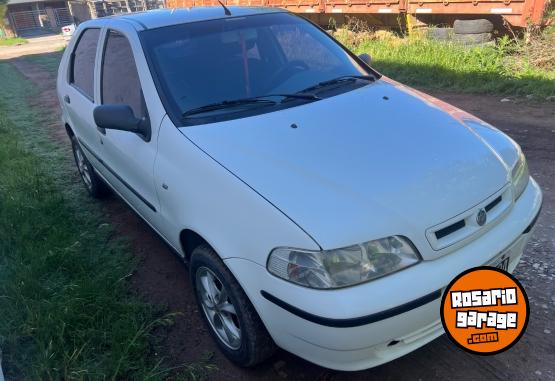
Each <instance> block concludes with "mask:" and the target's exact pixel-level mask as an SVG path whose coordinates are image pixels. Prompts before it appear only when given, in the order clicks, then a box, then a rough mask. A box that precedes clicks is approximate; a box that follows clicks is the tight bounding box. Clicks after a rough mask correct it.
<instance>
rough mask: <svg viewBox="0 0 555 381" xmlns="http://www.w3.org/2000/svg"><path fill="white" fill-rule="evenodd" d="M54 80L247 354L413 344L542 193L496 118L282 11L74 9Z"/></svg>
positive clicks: (83, 163) (510, 258) (96, 155)
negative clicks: (435, 94) (466, 108)
mask: <svg viewBox="0 0 555 381" xmlns="http://www.w3.org/2000/svg"><path fill="white" fill-rule="evenodd" d="M415 75H418V73H415ZM57 87H58V95H59V99H60V104H61V107H62V110H63V121H64V123H65V126H66V129H67V132H68V134H69V137H70V139H71V142H72V145H73V152H74V156H75V161H76V163H77V167H78V169H79V173H80V174H81V177H82V179H83V182H84V184H85V186H86V188H87V190H88V191H89V193H90V194H91V195H92V196H94V197H97V196H101V195H102V194H103V193H104V192H105V189H106V188H107V187H109V188H111V189H112V190H113V191H114V192H115V193H117V194H118V195H119V196H121V198H123V199H124V200H125V201H126V202H127V203H128V204H129V205H130V207H131V208H132V209H133V210H135V211H136V212H137V213H138V214H139V215H140V216H141V217H142V218H144V220H145V221H146V222H147V223H148V224H149V225H150V226H152V228H153V229H154V230H156V231H157V232H158V233H159V234H160V236H161V237H162V238H163V239H164V240H165V241H166V242H167V243H168V244H169V245H170V246H171V247H172V248H173V249H175V251H176V252H177V253H179V255H181V256H182V257H183V258H184V260H186V261H187V262H188V263H189V269H190V274H191V282H192V287H193V289H194V291H195V293H196V297H197V300H198V304H199V307H200V308H199V310H200V313H201V314H202V315H203V317H204V319H205V320H206V323H207V325H208V327H209V328H210V332H211V334H212V336H213V337H214V339H215V340H216V342H217V343H218V345H219V347H220V348H221V350H222V351H223V353H225V355H227V356H228V357H229V358H230V359H231V360H232V361H234V362H235V363H237V364H239V365H242V366H250V365H254V364H256V363H258V362H260V361H262V360H264V359H265V358H267V357H268V356H270V355H271V354H272V352H273V350H274V349H275V347H276V345H277V346H279V347H281V348H283V349H285V350H287V351H290V352H292V353H294V354H296V355H298V356H300V357H303V358H305V359H307V360H309V361H312V362H314V363H317V364H320V365H323V366H326V367H329V368H335V369H344V370H356V369H363V368H369V367H372V366H376V365H378V364H381V363H384V362H387V361H390V360H392V359H395V358H397V357H399V356H402V355H404V354H406V353H408V352H410V351H412V350H414V349H417V348H419V347H421V346H422V345H424V344H426V343H427V342H429V341H431V340H433V339H434V338H436V337H438V336H439V335H441V334H442V333H443V330H442V326H441V322H440V316H439V304H440V298H441V295H442V290H443V289H444V287H445V286H446V285H447V284H448V283H449V282H450V281H451V280H452V279H453V278H454V277H455V276H456V275H457V274H459V273H460V272H462V271H463V270H466V269H468V268H470V267H475V266H481V265H490V266H499V267H503V268H504V269H506V270H508V271H512V270H513V269H514V268H515V266H516V265H517V263H518V261H519V259H520V257H521V255H522V252H523V248H524V245H525V244H526V242H527V241H528V239H529V238H530V234H531V229H532V227H533V224H534V222H535V220H536V218H537V216H538V213H539V210H540V206H541V202H542V195H541V191H540V189H539V187H538V185H537V184H536V182H535V181H534V180H533V179H532V178H531V177H530V176H529V174H528V169H527V165H526V160H525V158H524V155H523V154H522V151H521V149H520V147H519V146H518V145H517V144H516V143H515V142H514V141H512V140H511V139H510V138H508V137H507V136H506V135H504V134H503V133H501V132H500V131H499V130H497V129H495V128H494V127H492V126H491V125H489V124H487V123H485V122H483V121H481V120H479V119H477V118H475V117H473V116H472V115H470V114H467V113H465V112H463V111H461V110H458V109H456V108H454V107H452V106H450V105H448V104H445V103H443V102H441V101H439V100H437V99H434V98H432V97H430V96H427V95H425V94H423V93H420V92H418V91H415V90H413V89H411V88H408V87H406V86H403V85H401V84H400V83H397V82H395V81H393V80H392V79H389V78H386V77H385V76H383V75H380V74H379V73H378V72H376V71H375V70H374V69H372V68H371V67H370V65H369V57H368V56H367V55H363V56H361V57H357V56H355V55H354V54H353V53H351V52H350V51H349V50H347V49H346V48H345V47H344V46H342V45H341V44H340V43H338V42H337V41H335V40H334V39H333V38H332V37H331V36H329V35H328V34H327V33H325V32H324V31H323V30H321V29H319V28H318V27H317V26H315V25H313V24H312V23H310V22H308V21H306V20H304V19H303V18H301V17H298V16H295V15H293V14H291V13H288V12H285V11H283V10H277V9H268V8H240V7H230V8H229V9H227V8H225V9H224V8H222V7H214V8H194V9H176V10H158V11H153V12H146V13H138V14H129V15H125V16H119V17H113V18H103V19H98V20H91V21H87V22H85V23H83V24H81V25H80V26H79V27H78V29H77V30H76V32H75V34H74V36H73V38H72V40H71V42H70V44H69V46H68V47H67V49H66V51H65V53H64V56H63V58H62V61H61V64H60V69H59V74H58V83H57Z"/></svg>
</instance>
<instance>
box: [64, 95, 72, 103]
mask: <svg viewBox="0 0 555 381" xmlns="http://www.w3.org/2000/svg"><path fill="white" fill-rule="evenodd" d="M64 102H66V103H67V104H69V103H71V99H70V98H69V95H64Z"/></svg>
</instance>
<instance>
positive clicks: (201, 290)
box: [195, 266, 241, 350]
mask: <svg viewBox="0 0 555 381" xmlns="http://www.w3.org/2000/svg"><path fill="white" fill-rule="evenodd" d="M195 282H196V289H197V294H198V297H199V300H200V302H201V305H202V310H203V312H204V315H205V316H206V318H207V320H208V322H209V323H210V326H211V327H212V329H213V330H214V332H215V333H216V335H217V336H218V338H219V339H220V340H221V341H222V343H224V344H225V345H226V346H227V347H229V348H231V349H233V350H237V349H239V348H240V347H241V327H240V324H239V317H238V316H237V311H236V310H235V306H234V305H233V303H232V301H231V298H230V297H229V294H228V292H227V290H226V287H225V286H224V284H223V283H222V281H221V280H220V279H219V278H218V277H217V276H216V274H214V273H213V272H212V271H211V270H210V269H208V268H207V267H204V266H201V267H199V268H198V269H197V272H196V279H195Z"/></svg>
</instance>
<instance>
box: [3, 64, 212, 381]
mask: <svg viewBox="0 0 555 381" xmlns="http://www.w3.org/2000/svg"><path fill="white" fill-rule="evenodd" d="M0 81H1V82H2V89H3V91H2V92H1V93H0V173H1V174H2V175H1V176H0V311H1V314H0V348H1V349H2V357H3V363H2V365H3V367H4V372H5V374H6V377H7V379H50V380H52V379H67V380H71V379H102V380H106V379H141V380H146V379H163V378H165V377H166V376H168V375H169V374H171V375H172V376H173V377H179V378H184V379H191V378H194V379H199V378H202V377H203V376H204V375H205V374H206V372H207V370H209V369H210V368H211V366H210V365H206V364H195V365H192V366H183V367H178V368H177V369H176V368H174V369H168V368H166V367H165V366H164V362H163V361H162V360H159V359H155V356H154V353H153V352H154V345H155V344H156V343H155V342H154V339H153V334H152V332H153V329H155V328H158V327H162V326H165V325H169V324H171V323H172V319H171V318H172V317H171V316H162V313H161V311H160V310H159V309H158V308H156V307H153V306H151V305H148V304H145V303H144V302H142V301H141V300H139V299H138V297H136V296H135V295H133V294H132V293H131V292H130V290H129V285H128V281H127V279H128V278H129V277H130V275H131V273H132V271H133V268H134V261H133V258H132V256H131V255H130V253H129V251H128V249H127V247H126V245H125V243H123V242H118V241H116V240H114V239H113V235H114V230H113V228H112V227H111V226H110V225H109V224H108V223H106V222H105V221H104V220H103V218H102V215H101V214H100V212H99V211H98V210H97V207H95V205H94V204H93V203H92V202H91V201H89V199H88V196H86V194H85V192H84V189H83V188H82V185H81V184H80V181H79V179H78V178H77V177H76V175H75V172H74V170H73V168H72V167H70V166H69V163H70V162H69V160H68V152H67V148H62V147H60V146H59V145H57V144H55V143H53V142H51V141H50V140H49V138H48V137H47V136H46V131H45V128H44V126H45V125H47V124H46V123H47V122H49V120H48V118H51V116H49V115H51V112H50V114H47V112H49V111H48V110H40V109H32V108H30V107H29V106H28V104H27V98H28V97H32V96H33V95H34V94H36V90H35V89H34V87H33V86H32V85H31V84H30V83H29V82H27V81H26V80H25V79H24V78H23V77H22V76H21V75H20V74H19V73H18V72H17V71H16V70H15V69H14V68H13V67H12V66H11V65H10V64H9V63H0ZM46 115H48V116H46Z"/></svg>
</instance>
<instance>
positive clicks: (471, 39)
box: [453, 33, 491, 45]
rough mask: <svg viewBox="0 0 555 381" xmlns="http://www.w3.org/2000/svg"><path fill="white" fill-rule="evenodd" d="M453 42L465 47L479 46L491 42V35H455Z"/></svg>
mask: <svg viewBox="0 0 555 381" xmlns="http://www.w3.org/2000/svg"><path fill="white" fill-rule="evenodd" d="M453 41H455V42H458V43H461V44H465V45H477V44H483V43H485V42H488V41H491V33H478V34H455V35H453Z"/></svg>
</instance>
